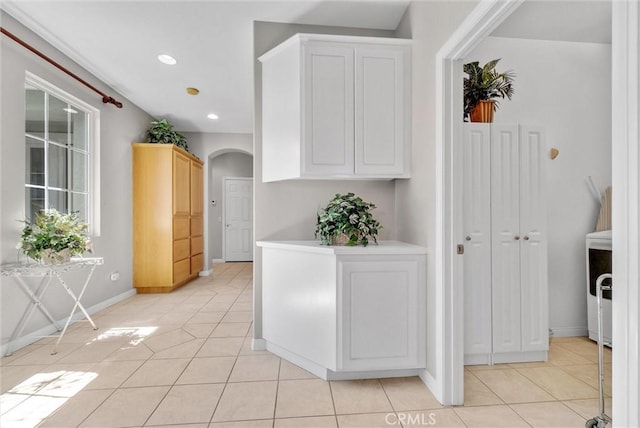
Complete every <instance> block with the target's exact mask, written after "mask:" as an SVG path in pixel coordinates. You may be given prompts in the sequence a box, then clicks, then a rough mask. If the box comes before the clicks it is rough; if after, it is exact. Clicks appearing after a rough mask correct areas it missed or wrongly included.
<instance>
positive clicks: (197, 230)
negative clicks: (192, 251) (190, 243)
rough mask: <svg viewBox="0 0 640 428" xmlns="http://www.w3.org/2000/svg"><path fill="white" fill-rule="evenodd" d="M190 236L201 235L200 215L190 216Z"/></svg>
mask: <svg viewBox="0 0 640 428" xmlns="http://www.w3.org/2000/svg"><path fill="white" fill-rule="evenodd" d="M191 236H202V217H191Z"/></svg>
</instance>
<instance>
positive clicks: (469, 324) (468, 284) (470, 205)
mask: <svg viewBox="0 0 640 428" xmlns="http://www.w3.org/2000/svg"><path fill="white" fill-rule="evenodd" d="M463 136H464V138H463V146H462V152H463V162H464V168H463V169H462V175H463V187H464V190H463V210H464V212H463V221H464V236H465V238H464V239H465V242H464V359H465V364H481V363H485V364H486V363H487V361H479V360H478V359H477V358H478V357H477V356H480V357H479V358H482V356H484V357H485V358H487V356H488V355H489V354H490V353H491V350H492V347H491V145H490V144H491V136H490V126H489V125H488V124H484V123H482V124H477V123H469V124H465V126H464V134H463Z"/></svg>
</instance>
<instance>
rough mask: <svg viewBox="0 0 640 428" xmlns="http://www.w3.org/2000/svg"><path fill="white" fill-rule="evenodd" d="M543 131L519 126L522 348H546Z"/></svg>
mask: <svg viewBox="0 0 640 428" xmlns="http://www.w3.org/2000/svg"><path fill="white" fill-rule="evenodd" d="M544 147H545V142H544V134H543V133H542V131H541V130H540V129H536V128H532V127H524V126H523V127H521V128H520V233H521V235H522V240H521V243H520V269H521V276H520V284H521V290H522V322H523V326H526V328H523V329H522V348H523V349H522V350H523V351H544V350H547V349H548V347H549V340H548V337H549V319H548V318H549V316H548V285H547V282H548V278H547V230H546V229H547V224H546V223H547V222H546V218H547V203H546V195H545V190H546V189H545V187H546V186H545V181H546V180H545V173H544V169H545V160H544V157H543V156H544V155H543V154H544V152H545V150H544Z"/></svg>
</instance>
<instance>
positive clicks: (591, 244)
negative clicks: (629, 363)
mask: <svg viewBox="0 0 640 428" xmlns="http://www.w3.org/2000/svg"><path fill="white" fill-rule="evenodd" d="M586 247H587V314H588V326H589V339H591V340H595V341H597V340H598V305H597V302H596V280H597V279H598V277H599V276H600V275H602V274H603V273H611V231H610V230H604V231H602V232H593V233H588V234H587V245H586ZM604 283H605V284H606V281H605V282H604ZM611 293H612V291H605V292H604V299H603V300H602V317H603V318H602V328H603V337H604V343H605V345H607V346H611Z"/></svg>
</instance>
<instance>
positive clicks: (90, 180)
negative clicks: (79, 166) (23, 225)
mask: <svg viewBox="0 0 640 428" xmlns="http://www.w3.org/2000/svg"><path fill="white" fill-rule="evenodd" d="M25 84H26V85H29V86H33V87H34V88H37V89H40V90H42V91H44V92H47V93H48V94H49V95H51V96H54V97H56V98H59V99H60V100H62V101H64V102H67V103H69V104H73V105H74V106H77V107H78V108H80V109H82V110H84V111H85V112H86V113H87V122H88V123H87V127H88V129H87V137H88V140H89V141H88V142H87V151H88V159H87V167H88V173H87V193H88V198H87V199H88V200H87V223H88V224H89V234H90V235H91V236H100V110H99V109H97V108H95V107H94V106H92V105H90V104H88V103H86V102H84V101H82V100H81V99H79V98H77V97H74V96H73V95H71V94H69V93H67V92H65V91H63V90H62V89H60V88H58V87H57V86H54V85H52V84H51V83H49V82H47V81H46V80H44V79H42V78H41V77H39V76H37V75H35V74H33V73H31V72H29V71H26V72H25ZM24 134H25V135H26V132H25V133H24ZM25 187H26V186H25ZM25 202H26V201H25ZM25 206H26V204H25ZM25 214H26V213H25Z"/></svg>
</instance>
